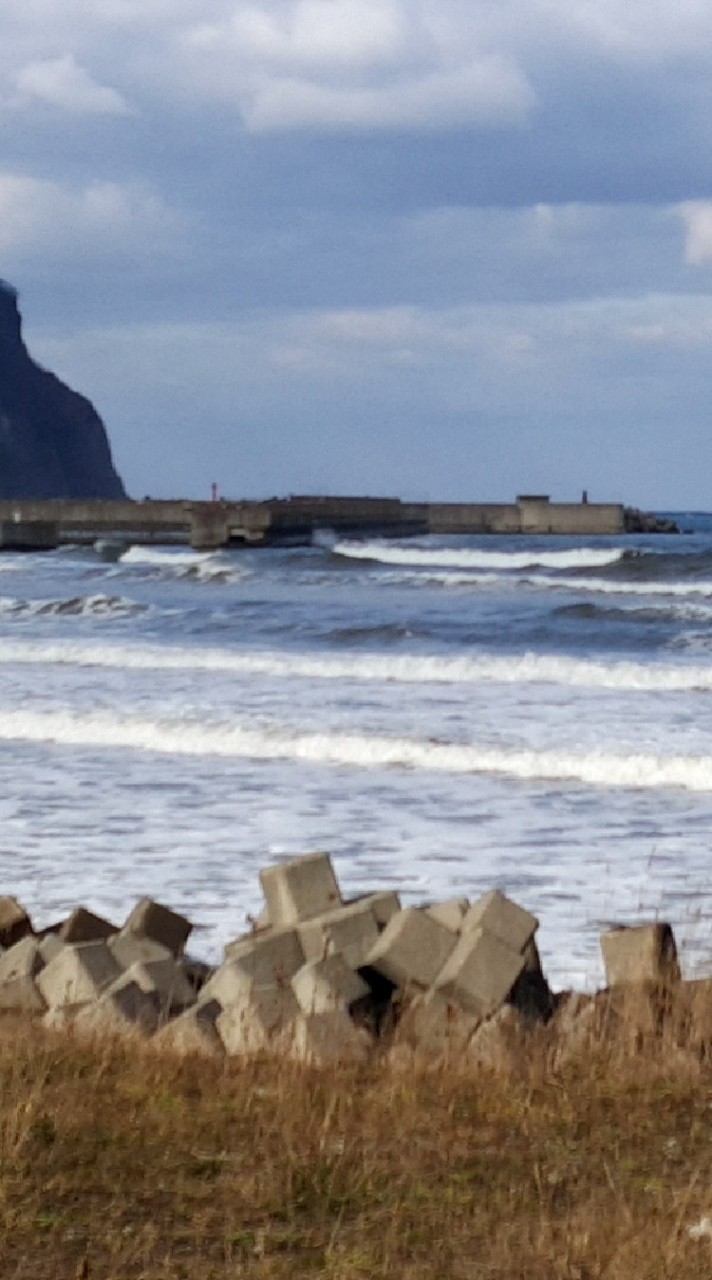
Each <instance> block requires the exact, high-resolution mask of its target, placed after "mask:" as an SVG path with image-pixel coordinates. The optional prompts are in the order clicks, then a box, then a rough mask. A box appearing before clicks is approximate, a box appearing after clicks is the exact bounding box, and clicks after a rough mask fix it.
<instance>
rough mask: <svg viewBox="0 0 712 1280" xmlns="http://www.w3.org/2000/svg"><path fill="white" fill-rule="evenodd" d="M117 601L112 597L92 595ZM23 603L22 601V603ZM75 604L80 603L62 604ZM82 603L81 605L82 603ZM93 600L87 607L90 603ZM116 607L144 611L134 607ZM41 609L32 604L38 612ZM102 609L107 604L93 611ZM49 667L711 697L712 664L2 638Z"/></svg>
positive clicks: (9, 656)
mask: <svg viewBox="0 0 712 1280" xmlns="http://www.w3.org/2000/svg"><path fill="white" fill-rule="evenodd" d="M94 600H95V601H97V602H98V601H104V602H106V603H107V604H109V603H111V600H110V598H107V597H94ZM20 603H21V602H20ZM64 603H65V604H69V605H71V604H73V603H74V602H72V601H69V602H64ZM77 603H79V602H77ZM87 603H88V602H84V604H85V605H86V604H87ZM113 604H114V607H116V608H118V607H120V606H127V607H128V608H130V610H131V611H135V610H136V609H140V608H142V606H139V605H134V604H133V603H132V602H131V601H114V602H113ZM34 607H36V606H34V605H33V608H34ZM95 607H96V608H97V609H98V610H100V609H101V607H102V606H100V605H98V604H97V605H96V606H95ZM13 663H16V664H17V663H19V664H31V663H35V664H47V665H58V666H75V667H105V668H113V669H125V670H142V671H195V672H211V671H214V672H228V673H229V672H233V673H234V674H235V675H248V676H249V675H259V676H267V677H271V678H274V679H284V680H292V679H295V678H296V679H307V680H339V681H369V682H380V683H389V682H393V683H399V684H441V685H442V684H447V685H455V684H496V683H498V684H509V685H512V684H522V685H527V684H554V685H560V686H565V687H570V688H588V689H620V690H629V691H636V690H637V691H642V692H668V693H670V692H677V693H683V692H708V691H711V690H712V666H710V665H707V666H701V665H687V664H684V663H658V662H656V663H644V662H634V661H620V662H614V661H609V662H599V661H596V660H594V659H583V658H570V657H564V656H559V655H556V654H551V655H547V654H535V653H525V654H522V655H521V656H512V655H509V656H503V657H498V656H494V655H482V656H467V657H464V656H461V657H444V656H443V657H441V656H439V655H435V654H428V655H423V656H417V655H414V654H375V653H374V654H370V653H361V654H355V655H353V656H351V655H348V656H347V655H344V656H341V655H333V654H328V653H324V654H318V653H314V654H291V653H277V652H269V651H264V650H261V651H260V652H258V653H234V652H230V651H228V650H224V649H202V650H201V649H178V648H175V649H173V648H168V647H165V646H160V647H159V646H158V645H155V646H154V645H135V646H122V647H120V648H119V647H116V646H112V645H108V644H107V645H101V644H77V643H74V642H72V641H57V642H53V643H43V642H41V641H39V642H31V641H28V642H26V643H22V644H19V643H16V642H13V641H8V640H0V665H8V664H13Z"/></svg>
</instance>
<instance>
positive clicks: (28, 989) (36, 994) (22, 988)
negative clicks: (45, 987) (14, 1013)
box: [0, 973, 47, 1013]
mask: <svg viewBox="0 0 712 1280" xmlns="http://www.w3.org/2000/svg"><path fill="white" fill-rule="evenodd" d="M46 1008H47V1006H46V1004H45V1002H44V1000H43V998H42V995H41V993H40V991H39V990H38V987H37V983H36V982H35V980H34V978H32V977H31V976H30V974H29V973H22V974H18V975H17V976H16V977H14V978H7V979H6V980H5V981H4V982H2V983H0V1009H17V1010H19V1011H21V1012H22V1013H44V1010H45V1009H46Z"/></svg>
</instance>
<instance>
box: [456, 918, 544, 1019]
mask: <svg viewBox="0 0 712 1280" xmlns="http://www.w3.org/2000/svg"><path fill="white" fill-rule="evenodd" d="M523 970H524V957H523V956H522V955H521V953H520V952H518V951H515V950H513V949H512V948H511V947H509V946H507V944H506V943H504V942H502V940H501V938H498V937H497V935H496V934H494V933H490V932H489V931H488V930H487V929H482V928H480V927H478V928H475V929H469V930H468V931H467V933H463V934H462V935H461V937H460V938H459V939H458V941H457V943H456V945H455V947H454V948H453V949H452V951H451V953H450V955H449V956H448V958H447V960H446V962H445V964H444V965H443V967H442V969H441V971H440V973H439V974H438V976H437V980H436V982H435V986H436V990H438V991H439V992H440V994H441V995H443V996H445V997H446V998H447V999H448V1000H452V1001H453V1002H454V1003H455V1004H459V1005H461V1006H462V1008H463V1009H467V1010H468V1012H470V1013H473V1014H475V1015H476V1016H478V1017H480V1018H486V1017H488V1016H489V1015H490V1014H491V1013H494V1011H495V1010H496V1009H498V1008H499V1006H500V1005H502V1004H504V1002H505V1000H506V999H507V996H508V995H509V993H510V991H511V990H512V987H513V986H514V984H515V982H516V981H517V978H518V977H519V975H520V974H521V973H522V972H523Z"/></svg>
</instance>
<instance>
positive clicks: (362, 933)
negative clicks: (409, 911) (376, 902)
mask: <svg viewBox="0 0 712 1280" xmlns="http://www.w3.org/2000/svg"><path fill="white" fill-rule="evenodd" d="M379 934H380V928H379V924H378V921H377V920H376V917H375V915H374V912H373V906H372V903H371V901H370V899H368V898H364V899H363V900H362V901H361V902H357V903H351V904H350V905H348V906H345V907H340V908H339V909H338V910H337V911H329V912H328V914H327V915H323V916H319V917H318V918H317V919H316V920H308V921H307V923H306V924H301V925H299V938H300V941H301V944H302V948H303V951H304V956H305V959H306V960H321V959H322V958H323V957H324V956H330V955H342V956H343V957H344V960H345V961H346V963H347V964H348V965H350V967H351V968H352V969H360V968H361V967H362V965H365V964H366V960H367V957H368V955H369V953H370V951H371V950H372V948H373V947H374V946H375V944H376V942H377V941H378V938H379Z"/></svg>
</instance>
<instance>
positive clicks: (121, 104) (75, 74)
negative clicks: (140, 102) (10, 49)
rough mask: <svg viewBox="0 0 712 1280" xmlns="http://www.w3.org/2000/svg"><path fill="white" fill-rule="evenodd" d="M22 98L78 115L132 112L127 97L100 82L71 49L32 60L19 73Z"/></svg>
mask: <svg viewBox="0 0 712 1280" xmlns="http://www.w3.org/2000/svg"><path fill="white" fill-rule="evenodd" d="M15 85H16V88H17V92H18V96H19V99H20V102H32V101H35V102H41V103H43V104H44V105H45V106H49V107H58V108H59V109H60V110H62V111H69V112H72V113H75V114H77V115H112V116H117V115H119V116H120V115H128V114H129V112H130V108H129V105H128V103H127V101H126V99H125V98H124V97H122V95H121V94H120V93H118V92H117V91H116V89H111V88H109V87H108V86H106V85H102V84H99V83H98V82H97V81H96V80H94V79H93V78H92V76H91V75H90V74H89V72H88V71H86V70H85V69H84V67H81V66H80V65H79V63H78V62H77V61H76V59H75V58H74V57H73V55H72V54H71V53H68V54H65V55H64V56H63V57H61V58H48V59H46V60H44V61H40V62H29V63H27V64H26V65H25V66H24V67H22V68H21V69H20V71H18V72H17V75H16V76H15Z"/></svg>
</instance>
